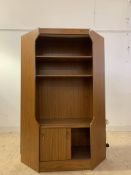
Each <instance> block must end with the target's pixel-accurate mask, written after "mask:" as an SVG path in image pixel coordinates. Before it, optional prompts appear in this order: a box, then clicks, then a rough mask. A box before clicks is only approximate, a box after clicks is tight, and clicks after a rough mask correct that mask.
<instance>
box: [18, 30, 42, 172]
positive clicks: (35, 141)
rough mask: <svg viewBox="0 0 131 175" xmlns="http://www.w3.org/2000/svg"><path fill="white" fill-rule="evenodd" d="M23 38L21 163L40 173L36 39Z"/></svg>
mask: <svg viewBox="0 0 131 175" xmlns="http://www.w3.org/2000/svg"><path fill="white" fill-rule="evenodd" d="M36 35H37V34H36V32H31V33H29V34H27V35H24V36H23V37H22V42H21V44H22V47H21V56H22V57H21V161H22V162H23V163H25V164H26V165H28V166H30V167H31V168H33V169H35V170H37V171H39V126H38V123H37V122H36V119H35V38H36Z"/></svg>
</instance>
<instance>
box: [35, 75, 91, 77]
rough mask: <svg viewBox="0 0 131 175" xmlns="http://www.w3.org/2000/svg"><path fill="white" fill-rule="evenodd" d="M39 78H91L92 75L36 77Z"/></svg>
mask: <svg viewBox="0 0 131 175" xmlns="http://www.w3.org/2000/svg"><path fill="white" fill-rule="evenodd" d="M36 77H37V78H91V77H92V75H36Z"/></svg>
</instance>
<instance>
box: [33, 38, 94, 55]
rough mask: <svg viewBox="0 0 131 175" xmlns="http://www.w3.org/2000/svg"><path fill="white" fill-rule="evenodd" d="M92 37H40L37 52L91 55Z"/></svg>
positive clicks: (42, 53)
mask: <svg viewBox="0 0 131 175" xmlns="http://www.w3.org/2000/svg"><path fill="white" fill-rule="evenodd" d="M91 52H92V42H91V39H90V38H88V37H87V38H77V37H76V38H70V37H64V38H62V37H39V38H38V39H37V42H36V54H37V55H44V56H51V55H77V56H78V55H91V54H92V53H91Z"/></svg>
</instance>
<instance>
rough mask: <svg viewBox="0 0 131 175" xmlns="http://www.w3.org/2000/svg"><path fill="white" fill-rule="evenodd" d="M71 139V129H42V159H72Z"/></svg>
mask: <svg viewBox="0 0 131 175" xmlns="http://www.w3.org/2000/svg"><path fill="white" fill-rule="evenodd" d="M70 140H71V137H70V129H66V128H51V129H41V135H40V161H50V160H67V159H70V158H71V154H70V152H71V151H70V149H71V143H70Z"/></svg>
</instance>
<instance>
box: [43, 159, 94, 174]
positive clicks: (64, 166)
mask: <svg viewBox="0 0 131 175" xmlns="http://www.w3.org/2000/svg"><path fill="white" fill-rule="evenodd" d="M87 169H92V167H91V160H90V159H89V160H64V161H48V162H40V172H43V171H66V170H67V171H69V170H87Z"/></svg>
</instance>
